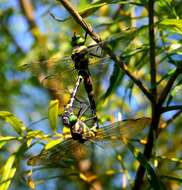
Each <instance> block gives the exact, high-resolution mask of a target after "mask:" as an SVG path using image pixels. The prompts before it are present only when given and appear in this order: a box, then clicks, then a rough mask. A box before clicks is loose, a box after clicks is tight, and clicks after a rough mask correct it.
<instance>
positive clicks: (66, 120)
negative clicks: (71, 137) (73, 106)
mask: <svg viewBox="0 0 182 190" xmlns="http://www.w3.org/2000/svg"><path fill="white" fill-rule="evenodd" d="M62 121H63V124H64V125H66V126H68V127H71V126H73V125H75V123H76V122H77V116H76V115H74V113H73V112H72V111H71V112H69V111H67V110H66V111H64V113H63V115H62Z"/></svg>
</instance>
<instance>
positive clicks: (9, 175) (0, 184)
mask: <svg viewBox="0 0 182 190" xmlns="http://www.w3.org/2000/svg"><path fill="white" fill-rule="evenodd" d="M15 158H16V157H15V155H14V154H12V155H11V156H10V157H9V158H8V160H7V161H6V163H5V165H4V167H3V172H2V178H1V181H0V189H1V190H7V189H8V187H9V185H10V183H11V181H12V179H13V176H14V174H15V172H16V168H15V167H14V166H13V165H14V162H15Z"/></svg>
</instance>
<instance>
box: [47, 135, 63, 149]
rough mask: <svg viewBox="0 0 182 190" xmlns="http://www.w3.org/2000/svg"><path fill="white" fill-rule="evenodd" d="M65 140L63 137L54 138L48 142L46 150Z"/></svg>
mask: <svg viewBox="0 0 182 190" xmlns="http://www.w3.org/2000/svg"><path fill="white" fill-rule="evenodd" d="M62 141H63V138H60V139H56V140H52V141H50V142H49V143H47V144H46V146H45V150H49V149H50V148H52V147H54V146H56V145H57V144H59V143H61V142H62Z"/></svg>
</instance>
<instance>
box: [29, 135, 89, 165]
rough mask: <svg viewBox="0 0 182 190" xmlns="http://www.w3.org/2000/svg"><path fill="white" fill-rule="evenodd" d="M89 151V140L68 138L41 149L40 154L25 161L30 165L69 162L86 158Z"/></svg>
mask: <svg viewBox="0 0 182 190" xmlns="http://www.w3.org/2000/svg"><path fill="white" fill-rule="evenodd" d="M91 153H92V148H91V142H89V141H88V142H86V143H80V142H79V141H76V140H73V139H72V138H70V139H66V140H63V141H62V142H61V143H59V144H57V145H55V146H54V147H52V148H50V149H48V150H46V149H43V150H42V151H41V152H40V154H38V155H36V156H33V157H31V158H29V160H28V162H27V163H28V165H30V166H36V165H50V164H51V165H54V164H55V165H56V164H65V163H69V164H70V163H73V162H77V161H80V160H82V159H86V158H88V157H89V156H90V154H91Z"/></svg>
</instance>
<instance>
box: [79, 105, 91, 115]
mask: <svg viewBox="0 0 182 190" xmlns="http://www.w3.org/2000/svg"><path fill="white" fill-rule="evenodd" d="M89 107H90V105H88V106H87V107H86V108H85V109H84V110H83V107H82V106H81V108H80V110H79V112H78V117H82V115H83V114H84V113H85V112H86V111H87V110H88V108H89ZM82 110H83V111H82ZM81 111H82V112H81Z"/></svg>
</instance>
